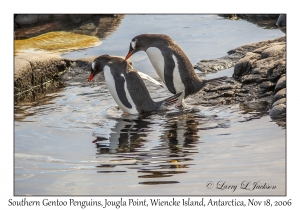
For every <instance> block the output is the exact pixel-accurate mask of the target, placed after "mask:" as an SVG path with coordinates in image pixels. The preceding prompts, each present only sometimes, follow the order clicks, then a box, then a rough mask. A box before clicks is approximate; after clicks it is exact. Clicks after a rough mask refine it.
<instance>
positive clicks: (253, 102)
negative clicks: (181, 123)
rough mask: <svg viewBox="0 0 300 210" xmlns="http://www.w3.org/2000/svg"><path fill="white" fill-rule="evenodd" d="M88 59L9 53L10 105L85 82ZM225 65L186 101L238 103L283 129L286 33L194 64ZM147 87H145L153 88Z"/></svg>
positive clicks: (213, 68)
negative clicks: (217, 78)
mask: <svg viewBox="0 0 300 210" xmlns="http://www.w3.org/2000/svg"><path fill="white" fill-rule="evenodd" d="M15 18H16V19H17V18H18V17H17V16H16V17H15ZM69 19H70V17H69ZM81 21H84V19H81ZM75 22H76V21H75ZM18 24H21V23H20V22H19V23H18ZM23 24H24V23H23ZM18 27H19V26H18ZM32 27H34V26H32ZM94 58H95V57H89V58H82V59H77V60H69V59H63V58H61V57H60V56H58V55H55V54H49V53H26V54H21V55H17V56H15V64H14V65H15V70H14V100H15V104H17V103H19V102H22V101H33V100H38V98H39V97H43V95H44V94H46V93H48V92H51V91H55V89H56V88H57V87H61V86H64V85H70V84H72V83H74V82H79V83H81V84H82V85H89V84H88V83H87V78H88V75H89V73H90V72H89V71H90V67H91V62H92V61H93V60H94ZM230 67H234V73H233V75H232V77H230V78H228V79H227V81H226V82H224V84H221V85H219V86H216V87H209V86H207V87H205V88H204V89H203V90H201V91H199V92H198V93H197V94H195V95H193V96H191V97H189V98H187V100H186V103H187V104H189V105H202V106H214V105H220V104H223V105H225V104H226V105H228V104H239V105H240V107H241V108H242V110H244V111H245V112H257V113H259V114H260V115H266V114H269V115H270V117H271V118H272V119H273V120H274V121H276V122H277V123H278V124H279V125H281V126H283V127H285V126H286V37H280V38H277V39H274V40H267V41H262V42H258V43H251V44H247V45H244V46H241V47H238V48H236V49H233V50H231V51H229V52H228V54H227V55H225V56H223V57H221V58H217V59H211V60H202V61H200V62H198V63H197V64H196V65H195V66H194V68H195V71H196V73H199V75H201V74H203V73H209V72H217V71H220V70H223V69H227V68H230ZM102 80H103V77H98V78H95V82H97V81H98V82H99V81H100V82H101V81H102ZM147 85H148V84H147ZM149 85H150V87H149V89H150V91H151V90H152V89H153V87H151V84H149Z"/></svg>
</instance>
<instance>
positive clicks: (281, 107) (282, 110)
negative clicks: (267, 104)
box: [270, 104, 286, 119]
mask: <svg viewBox="0 0 300 210" xmlns="http://www.w3.org/2000/svg"><path fill="white" fill-rule="evenodd" d="M270 117H271V118H272V119H284V118H286V105H285V104H278V105H276V106H274V107H273V108H272V109H271V111H270Z"/></svg>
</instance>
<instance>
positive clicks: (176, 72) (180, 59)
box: [125, 34, 227, 105]
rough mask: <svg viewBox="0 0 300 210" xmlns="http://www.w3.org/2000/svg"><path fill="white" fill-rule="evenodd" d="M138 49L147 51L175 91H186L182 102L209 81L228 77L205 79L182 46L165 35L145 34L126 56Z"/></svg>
mask: <svg viewBox="0 0 300 210" xmlns="http://www.w3.org/2000/svg"><path fill="white" fill-rule="evenodd" d="M138 51H145V52H146V53H147V55H148V57H149V59H150V61H151V63H152V65H153V67H154V69H155V71H156V73H157V74H158V76H159V77H160V79H161V80H162V81H163V83H164V84H165V85H166V86H167V88H168V90H169V91H170V92H171V93H173V94H176V93H180V92H182V95H181V97H180V98H179V100H178V102H179V103H178V105H182V103H183V101H184V99H185V98H186V97H188V96H189V95H192V94H195V93H197V92H198V91H199V90H201V89H202V88H203V87H204V86H205V85H206V84H208V83H212V84H213V83H217V82H219V81H222V80H225V79H226V78H227V77H219V78H215V79H210V80H202V79H201V78H199V77H198V76H197V74H196V73H195V71H194V68H193V65H192V63H191V61H190V60H189V58H188V57H187V56H186V54H185V53H184V52H183V50H182V49H181V48H180V47H179V45H178V44H177V43H176V42H175V41H174V40H172V39H171V38H170V37H169V36H167V35H164V34H141V35H138V36H136V37H134V38H133V39H132V41H131V42H130V46H129V52H128V54H127V56H126V58H125V60H127V59H128V58H129V57H130V56H131V55H133V54H134V53H136V52H138Z"/></svg>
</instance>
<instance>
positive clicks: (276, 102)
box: [272, 98, 286, 108]
mask: <svg viewBox="0 0 300 210" xmlns="http://www.w3.org/2000/svg"><path fill="white" fill-rule="evenodd" d="M279 104H284V105H286V98H281V99H279V100H277V101H275V102H274V103H273V104H272V108H273V107H274V106H277V105H279Z"/></svg>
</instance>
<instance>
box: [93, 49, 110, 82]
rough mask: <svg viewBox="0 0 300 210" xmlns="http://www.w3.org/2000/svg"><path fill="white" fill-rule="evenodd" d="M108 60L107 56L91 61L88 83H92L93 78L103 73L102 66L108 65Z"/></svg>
mask: <svg viewBox="0 0 300 210" xmlns="http://www.w3.org/2000/svg"><path fill="white" fill-rule="evenodd" d="M110 58H111V57H110V56H109V55H101V56H99V57H97V58H96V59H95V60H94V61H93V63H92V67H91V74H90V77H89V79H88V81H89V82H90V81H92V79H93V77H94V76H96V75H97V74H98V73H100V72H102V71H103V68H104V66H106V65H108V63H109V61H110Z"/></svg>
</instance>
